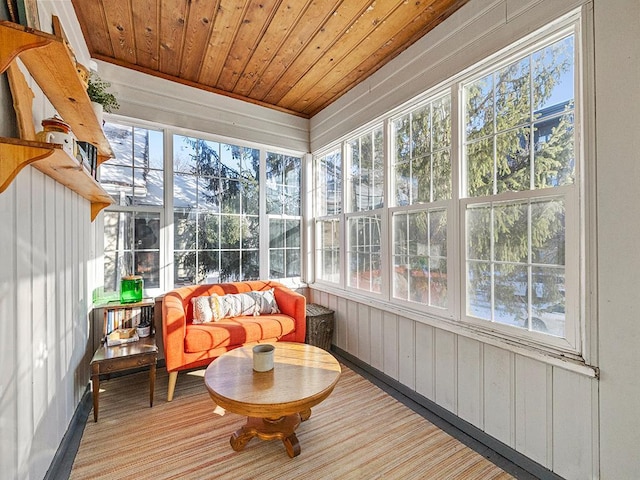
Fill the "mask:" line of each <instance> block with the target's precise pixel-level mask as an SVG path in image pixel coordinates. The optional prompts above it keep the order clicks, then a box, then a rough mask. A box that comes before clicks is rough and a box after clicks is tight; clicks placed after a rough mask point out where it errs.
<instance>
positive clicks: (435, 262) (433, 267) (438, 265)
mask: <svg viewBox="0 0 640 480" xmlns="http://www.w3.org/2000/svg"><path fill="white" fill-rule="evenodd" d="M447 297H448V292H447V261H446V260H444V259H431V260H430V261H429V304H430V305H432V306H434V307H440V308H447V305H448V302H447Z"/></svg>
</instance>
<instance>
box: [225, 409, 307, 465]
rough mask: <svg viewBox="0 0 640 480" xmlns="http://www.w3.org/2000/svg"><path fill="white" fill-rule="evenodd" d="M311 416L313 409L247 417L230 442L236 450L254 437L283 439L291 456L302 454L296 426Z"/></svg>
mask: <svg viewBox="0 0 640 480" xmlns="http://www.w3.org/2000/svg"><path fill="white" fill-rule="evenodd" d="M310 416H311V410H308V411H306V412H302V413H296V414H294V415H287V416H285V417H280V418H276V419H271V418H254V417H247V423H246V424H245V425H244V427H242V428H241V429H239V430H238V431H236V432H235V433H234V434H233V435H231V439H230V440H229V443H231V448H233V449H234V450H235V451H236V452H239V451H240V450H242V449H244V447H245V446H246V445H247V443H249V441H250V440H251V439H252V438H253V437H258V438H259V439H260V440H282V443H283V444H284V448H285V449H286V450H287V455H289V457H291V458H293V457H297V456H298V455H300V442H298V437H296V433H295V431H296V428H298V425H300V422H304V421H305V420H307V419H308V418H309V417H310Z"/></svg>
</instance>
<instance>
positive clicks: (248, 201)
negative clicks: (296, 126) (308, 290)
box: [173, 135, 260, 285]
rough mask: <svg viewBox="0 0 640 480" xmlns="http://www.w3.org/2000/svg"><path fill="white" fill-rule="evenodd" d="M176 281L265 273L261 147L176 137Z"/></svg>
mask: <svg viewBox="0 0 640 480" xmlns="http://www.w3.org/2000/svg"><path fill="white" fill-rule="evenodd" d="M173 161H174V164H173V171H174V175H173V181H174V185H173V226H174V284H175V285H191V284H194V283H216V282H227V281H238V280H254V279H258V278H259V277H260V256H259V254H260V250H259V247H260V245H259V240H260V216H259V213H260V212H259V196H260V188H259V186H258V179H259V168H260V151H259V150H257V149H252V148H247V147H241V146H237V145H228V144H224V143H218V142H212V141H208V140H202V139H199V138H194V137H186V136H182V135H174V136H173Z"/></svg>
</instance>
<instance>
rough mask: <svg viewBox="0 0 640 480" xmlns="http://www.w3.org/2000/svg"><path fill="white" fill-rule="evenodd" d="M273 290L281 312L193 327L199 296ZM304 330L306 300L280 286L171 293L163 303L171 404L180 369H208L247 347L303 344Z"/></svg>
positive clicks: (247, 284)
mask: <svg viewBox="0 0 640 480" xmlns="http://www.w3.org/2000/svg"><path fill="white" fill-rule="evenodd" d="M272 288H273V290H274V296H275V300H276V302H277V304H278V309H279V310H280V313H268V314H261V315H257V316H254V315H246V316H237V317H233V318H222V319H220V320H218V321H212V322H210V323H193V319H194V311H193V310H194V307H193V304H192V299H193V298H195V297H199V296H211V295H213V294H217V295H226V294H235V293H246V292H250V291H255V290H258V291H267V290H270V289H272ZM305 331H306V299H305V297H304V296H303V295H301V294H299V293H297V292H294V291H293V290H291V289H290V288H288V287H286V286H284V285H282V284H280V283H278V282H269V281H267V282H265V281H247V282H233V283H218V284H209V285H191V286H188V287H180V288H176V289H175V290H171V291H170V292H168V293H167V294H166V295H165V296H164V299H163V302H162V335H163V341H164V357H165V362H166V366H167V372H169V389H168V394H167V401H169V402H170V401H171V400H172V399H173V393H174V390H175V386H176V381H177V379H178V372H179V371H180V370H186V369H192V368H197V367H202V366H205V365H208V364H209V363H211V362H212V361H213V360H214V359H215V358H217V357H219V356H220V355H222V354H223V353H225V352H227V351H229V350H232V349H234V348H238V347H241V346H243V345H245V344H248V343H259V342H274V341H286V342H300V343H304V337H305Z"/></svg>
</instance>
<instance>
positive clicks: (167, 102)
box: [97, 61, 309, 152]
mask: <svg viewBox="0 0 640 480" xmlns="http://www.w3.org/2000/svg"><path fill="white" fill-rule="evenodd" d="M97 65H98V72H99V74H100V76H101V77H102V78H103V79H104V80H107V81H109V82H110V83H111V91H112V92H113V93H114V94H115V95H116V96H117V98H118V101H119V102H120V105H121V108H120V109H119V110H118V111H117V112H116V113H117V114H118V115H123V116H128V117H131V118H136V119H140V120H146V121H150V122H157V123H161V124H163V125H170V126H175V127H178V128H185V129H189V130H194V131H199V132H210V133H215V134H216V135H221V136H225V137H229V138H234V139H238V140H246V141H248V142H253V143H258V144H262V145H272V146H278V147H281V148H287V149H291V150H294V151H298V152H308V151H309V120H308V119H306V118H301V117H298V116H295V115H290V114H287V113H282V112H279V111H276V110H273V109H269V108H265V107H262V106H259V105H254V104H251V103H247V102H242V101H240V100H236V99H234V98H231V97H225V96H222V95H217V94H213V93H210V92H206V91H204V90H199V89H196V88H193V87H189V86H186V85H182V84H179V83H175V82H170V81H168V80H164V79H162V78H158V77H154V76H151V75H147V74H144V73H140V72H137V71H135V70H129V69H126V68H122V67H119V66H117V65H113V64H110V63H106V62H100V61H98V62H97Z"/></svg>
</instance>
